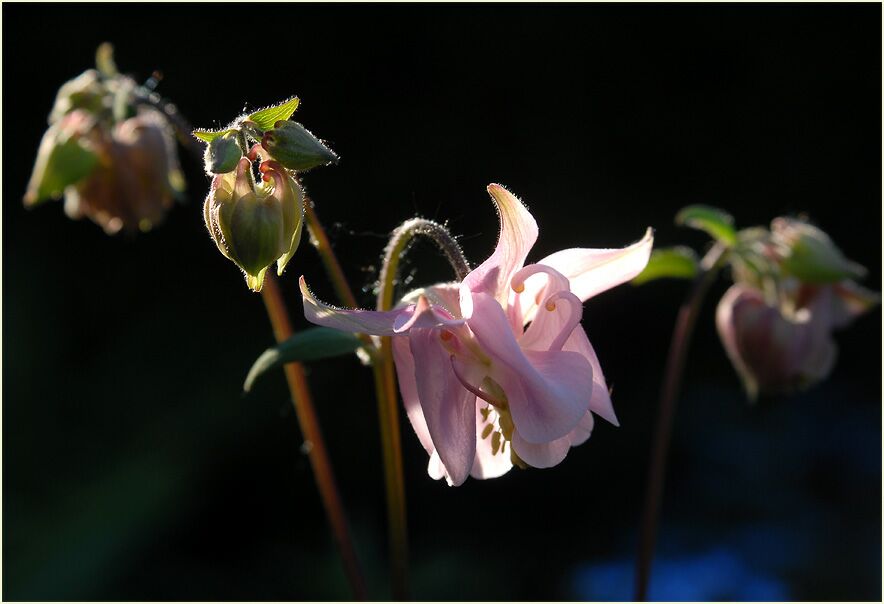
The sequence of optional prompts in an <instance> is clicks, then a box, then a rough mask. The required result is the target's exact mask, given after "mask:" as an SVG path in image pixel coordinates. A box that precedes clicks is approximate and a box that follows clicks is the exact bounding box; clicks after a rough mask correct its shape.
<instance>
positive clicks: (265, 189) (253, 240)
mask: <svg viewBox="0 0 884 604" xmlns="http://www.w3.org/2000/svg"><path fill="white" fill-rule="evenodd" d="M251 170H252V164H251V162H250V161H249V160H248V159H247V158H241V159H240V160H239V163H238V164H237V167H236V170H235V171H234V172H230V173H226V174H219V175H217V176H215V179H214V180H213V181H212V187H211V190H210V191H209V195H208V197H207V198H206V202H205V205H204V207H203V213H204V218H205V221H206V227H207V228H208V229H209V233H210V234H211V236H212V239H214V241H215V244H216V245H217V246H218V249H219V250H220V251H221V253H222V254H224V255H225V256H226V257H227V258H229V259H230V260H232V261H233V262H234V263H235V264H236V265H237V266H239V267H240V268H241V269H242V271H243V272H244V273H245V275H246V283H247V284H248V286H249V288H251V289H252V290H254V291H260V290H261V288H262V287H263V284H264V275H265V274H266V272H267V269H268V268H269V266H270V265H271V264H273V263H274V262H276V263H277V267H278V272H279V273H280V274H282V271H283V269H284V268H285V265H286V263H287V262H288V261H289V259H290V258H291V257H292V255H293V254H294V252H295V250H296V249H297V247H298V243H299V241H300V238H301V226H302V223H303V213H304V197H303V193H302V191H301V188H300V186H299V185H298V184H297V183H296V182H295V181H294V179H292V177H291V176H289V175H288V174H287V173H286V172H285V170H283V169H282V168H281V167H278V166H276V165H274V163H273V162H265V163H263V164H262V165H261V172H262V173H263V178H262V180H261V182H259V183H255V182H254V179H253V176H252V171H251Z"/></svg>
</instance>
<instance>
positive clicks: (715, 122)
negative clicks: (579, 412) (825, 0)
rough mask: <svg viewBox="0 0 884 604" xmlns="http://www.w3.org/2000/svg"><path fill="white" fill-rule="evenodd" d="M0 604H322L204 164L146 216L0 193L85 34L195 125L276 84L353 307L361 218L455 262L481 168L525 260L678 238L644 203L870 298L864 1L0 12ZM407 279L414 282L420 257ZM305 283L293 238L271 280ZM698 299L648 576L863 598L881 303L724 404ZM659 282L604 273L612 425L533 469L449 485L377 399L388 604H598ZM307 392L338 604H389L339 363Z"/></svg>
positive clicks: (365, 450) (279, 421)
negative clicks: (385, 432) (434, 603)
mask: <svg viewBox="0 0 884 604" xmlns="http://www.w3.org/2000/svg"><path fill="white" fill-rule="evenodd" d="M2 10H3V17H4V19H3V34H4V36H3V38H4V42H3V51H4V52H3V75H4V78H3V79H4V82H3V83H4V86H3V92H4V94H3V126H4V128H3V157H4V166H3V167H4V170H3V197H4V200H3V225H4V227H3V291H4V295H3V359H4V362H3V569H2V570H3V594H2V595H3V598H4V599H48V600H57V599H96V600H100V599H124V600H125V599H151V600H153V599H157V600H162V599H182V600H188V599H199V600H214V599H221V600H237V599H249V600H264V599H282V600H290V599H341V598H347V597H348V594H349V592H348V589H347V587H346V583H345V582H344V579H343V573H342V571H341V568H340V565H339V563H338V560H337V558H336V553H335V550H334V548H333V545H332V542H331V538H330V536H329V533H328V531H327V524H326V521H325V517H324V514H323V510H322V508H321V506H320V504H319V500H318V496H317V494H316V490H315V488H314V483H313V477H312V474H311V472H310V468H309V465H308V463H307V459H306V458H305V457H304V456H303V455H302V454H301V453H300V451H299V447H300V446H301V442H302V439H301V435H300V433H299V431H298V427H297V423H296V420H295V418H294V415H293V412H292V409H291V405H290V403H289V401H288V396H287V390H286V387H285V382H284V379H283V376H282V373H281V372H278V371H277V372H275V373H273V374H272V375H270V376H268V377H266V378H263V379H262V380H261V381H260V382H259V383H258V384H257V386H256V388H255V390H254V391H253V393H252V394H250V395H249V396H243V395H242V394H241V386H242V381H243V378H244V377H245V374H246V371H247V370H248V368H249V366H250V365H251V363H252V361H253V360H254V359H255V358H256V357H257V356H258V355H259V354H260V353H261V352H262V351H263V350H264V349H265V348H266V347H267V346H269V345H270V344H271V343H272V335H271V332H270V329H269V327H268V324H267V321H266V317H265V316H264V309H263V306H262V303H261V300H260V297H259V296H257V295H255V294H252V293H250V292H249V291H248V290H247V289H246V287H245V284H244V282H243V279H242V277H241V276H240V274H239V272H238V270H237V269H236V267H234V265H233V264H231V263H230V262H228V261H227V260H225V259H224V258H223V257H222V256H221V255H220V254H218V252H217V250H216V249H215V246H214V245H213V244H212V242H211V240H210V239H209V237H208V236H207V234H206V232H205V228H204V226H203V223H202V216H201V204H202V200H203V197H204V195H205V193H206V190H207V179H206V177H205V176H203V174H202V172H201V169H200V165H199V164H198V163H197V162H195V161H194V160H193V159H192V158H191V157H188V156H183V157H182V163H183V166H184V169H185V172H186V175H187V177H188V185H189V194H188V202H187V203H186V204H185V205H182V206H179V207H176V208H175V209H174V210H173V211H172V212H171V213H170V214H169V216H168V219H167V221H166V223H165V225H164V226H163V227H162V228H160V229H158V230H156V231H155V232H153V233H150V234H148V235H146V236H139V237H137V238H127V237H124V236H120V237H113V238H109V237H107V236H105V235H104V234H103V232H102V231H101V230H100V229H99V228H98V227H97V226H95V225H93V224H92V223H90V222H88V221H81V222H72V221H70V220H68V219H67V218H66V217H65V216H64V215H63V212H62V207H61V204H60V203H49V204H45V205H43V206H41V207H39V208H37V209H35V210H33V211H26V210H25V209H24V208H23V207H22V204H21V201H20V200H21V197H22V195H23V193H24V190H25V185H26V182H27V178H28V176H29V174H30V169H31V165H32V162H33V158H34V155H35V153H36V149H37V145H38V143H39V140H40V137H41V135H42V133H43V131H44V129H45V126H46V115H47V114H48V112H49V109H50V107H51V104H52V100H53V98H54V95H55V91H56V90H57V88H58V87H59V86H60V85H61V84H62V83H63V82H65V81H66V80H68V79H70V78H72V77H74V76H76V75H77V74H79V73H80V72H82V71H83V70H85V69H86V68H88V67H90V66H91V65H92V63H93V56H94V50H95V47H96V46H97V45H98V44H99V43H100V42H102V41H105V40H107V41H111V42H113V43H114V44H115V46H116V58H117V63H118V65H119V66H120V68H121V69H122V70H123V71H126V72H130V73H132V74H133V75H134V76H136V77H137V78H139V79H145V78H147V77H148V76H149V75H150V74H151V72H152V71H153V70H155V69H158V70H160V71H162V73H163V74H164V79H163V81H162V83H161V85H160V88H159V90H160V92H161V93H162V94H163V95H165V96H166V97H168V98H170V99H172V100H174V101H175V102H176V103H177V105H178V107H179V108H180V110H181V111H182V112H183V113H184V115H186V116H188V118H189V119H190V120H191V121H192V122H193V123H194V124H195V125H197V126H201V127H217V126H221V125H224V124H226V123H227V122H228V121H230V120H232V119H233V118H234V117H235V116H236V115H237V114H238V112H240V111H241V110H242V109H243V108H244V107H245V108H247V109H250V110H251V109H255V108H258V107H261V106H264V105H267V104H270V103H273V102H277V101H279V100H282V99H284V98H286V97H288V96H290V95H292V94H297V95H299V96H300V98H301V101H302V104H301V107H300V108H299V110H298V112H297V113H296V115H295V119H297V120H299V121H302V122H303V123H304V124H305V125H306V126H307V127H308V128H310V129H311V130H312V131H314V132H315V133H316V134H317V135H319V136H321V137H322V138H324V139H327V140H328V141H329V143H330V144H331V146H332V147H333V148H334V149H335V150H336V151H337V152H338V153H339V154H340V155H341V157H342V161H341V163H340V165H339V166H337V167H331V168H324V169H318V170H315V171H313V172H311V173H310V174H308V175H307V177H306V184H307V186H308V188H309V192H310V193H311V195H312V196H313V198H314V199H315V200H316V203H317V209H318V211H319V213H320V215H321V216H322V217H323V218H324V220H325V222H326V224H327V226H328V228H329V231H330V234H331V236H332V238H333V240H334V243H335V246H336V249H337V251H338V253H339V254H340V257H341V259H342V261H343V263H344V266H345V270H346V272H347V274H348V276H349V277H350V278H351V282H352V284H353V285H354V287H356V288H357V289H359V288H362V289H361V293H360V299H361V302H362V303H364V304H365V305H370V304H371V300H372V296H371V291H370V290H371V287H372V284H373V282H374V280H375V279H376V276H377V268H378V258H379V256H380V253H381V250H382V248H383V246H384V244H385V234H386V233H388V232H389V231H390V230H391V229H392V228H394V227H395V226H396V225H397V224H398V223H400V222H401V221H403V220H404V219H406V218H408V217H410V216H413V215H415V214H420V215H423V216H426V217H430V218H436V219H439V220H447V221H448V223H449V225H450V226H451V228H452V229H453V231H454V232H455V233H457V234H458V235H460V236H462V243H463V246H464V248H465V250H466V253H467V255H468V257H469V258H470V259H471V260H472V262H473V263H478V262H481V261H482V260H483V259H484V258H485V257H486V256H487V255H488V253H489V252H490V251H491V249H492V247H493V245H494V241H495V238H496V230H497V226H496V217H495V214H494V210H493V207H492V205H491V203H490V201H489V200H488V198H487V196H486V194H485V191H484V188H485V186H486V185H487V184H488V183H489V182H500V183H504V184H505V185H507V186H508V187H510V188H511V190H512V191H514V192H515V193H516V194H518V195H519V196H521V197H522V198H524V200H525V201H526V202H527V203H528V204H529V206H530V208H531V211H532V212H533V214H534V216H535V217H536V218H537V221H538V223H539V224H540V228H541V235H540V240H539V242H538V244H537V246H536V247H535V249H534V253H533V254H532V256H531V258H533V259H538V258H540V257H542V256H543V255H546V254H548V253H550V252H552V251H555V250H558V249H562V248H565V247H573V246H588V247H620V246H622V245H625V244H627V243H630V242H632V241H634V240H636V239H638V238H639V237H640V236H641V234H642V233H643V231H644V229H645V227H647V226H649V225H651V226H653V227H655V229H656V234H657V238H656V241H657V244H658V245H663V246H665V245H672V244H676V243H683V244H687V245H691V246H693V247H695V248H697V249H698V250H701V251H702V247H703V246H704V245H705V239H704V237H703V236H702V235H701V234H699V233H696V232H693V231H689V230H687V229H682V228H678V227H676V226H674V225H673V222H672V218H673V215H674V214H675V212H676V211H677V210H678V208H680V207H682V206H684V205H687V204H690V203H706V204H711V205H716V206H721V207H724V208H727V209H728V210H729V211H731V212H732V213H733V214H734V216H735V217H736V219H737V223H738V225H739V226H750V225H754V224H767V223H768V222H769V220H770V219H771V218H773V217H774V216H777V215H781V214H785V213H797V212H807V213H808V214H809V216H810V217H811V219H813V220H814V221H815V222H817V223H818V224H819V225H821V226H822V227H823V228H824V229H826V230H827V231H828V232H829V233H830V234H831V235H832V237H833V238H834V239H835V241H836V242H837V243H838V244H839V245H840V246H841V247H842V249H843V250H844V251H845V253H846V254H847V255H848V256H849V257H851V258H853V259H855V260H857V261H859V262H860V263H862V264H864V265H865V266H867V267H868V268H869V275H870V276H869V278H868V280H867V283H866V284H867V285H868V286H869V287H872V288H874V289H876V290H880V287H881V280H880V275H881V264H880V261H879V258H880V257H881V255H880V251H881V229H880V225H881V205H880V200H881V188H880V185H881V172H880V167H881V144H880V143H881V139H880V132H881V122H880V119H881V61H880V57H881V53H880V50H881V29H880V23H881V7H880V6H879V5H875V4H864V5H843V4H842V5H820V4H814V5H796V4H790V5H740V6H728V5H720V4H719V5H705V6H704V5H674V6H673V5H659V4H658V5H623V6H610V5H585V6H575V5H567V6H564V5H558V6H557V5H545V6H539V5H516V6H506V5H494V6H482V5H469V6H465V5H448V6H445V5H417V6H415V5H399V4H391V5H376V6H371V5H358V6H351V5H324V6H308V5H281V4H274V5H258V4H250V5H248V6H236V5H229V4H223V5H201V6H188V5H180V4H164V5H161V6H150V5H116V6H111V5H106V4H102V5H94V6H76V5H45V4H41V5H6V6H4V7H3V9H2ZM406 270H408V271H411V273H410V274H411V275H412V276H413V277H414V281H413V283H414V284H415V285H416V284H427V283H432V282H434V281H438V280H442V279H449V278H450V276H449V273H448V269H447V267H446V266H445V263H444V261H443V260H441V259H440V258H439V257H438V254H436V253H435V252H434V251H433V249H432V248H431V247H430V246H418V247H416V248H415V250H414V251H413V252H412V254H411V255H410V256H409V263H408V264H407V266H406ZM300 274H305V275H306V276H307V278H308V280H309V281H310V283H311V284H312V285H313V287H314V288H315V289H316V291H317V293H318V294H319V295H320V296H321V297H323V298H325V299H328V300H331V299H333V293H332V291H331V288H330V287H329V286H328V285H327V284H326V283H325V282H324V281H323V273H322V270H321V265H320V264H319V261H318V258H317V256H316V254H315V252H314V251H313V250H312V249H311V248H310V246H309V245H303V246H302V248H301V250H300V251H299V253H298V254H297V256H296V257H295V259H294V260H293V261H292V263H291V264H290V265H289V269H288V271H287V273H286V275H285V277H284V279H283V282H282V287H283V291H284V294H285V295H286V297H287V300H288V303H289V306H290V309H291V311H292V313H293V316H294V317H295V319H296V327H301V326H303V325H304V324H305V322H304V320H303V318H302V316H301V310H300V302H299V296H298V292H297V284H296V280H297V277H298V276H299V275H300ZM726 286H727V283H726V281H725V280H720V281H719V283H718V284H717V285H716V286H715V287H714V288H713V290H712V292H711V298H710V300H709V301H708V303H707V305H706V307H705V309H704V312H703V314H702V315H701V317H700V321H699V328H698V332H697V334H696V338H695V341H694V347H693V350H692V353H691V356H690V359H689V366H688V369H687V375H686V380H685V387H684V393H683V397H682V399H681V401H680V405H679V409H678V416H677V418H676V427H675V435H674V441H673V448H672V457H671V464H670V470H671V472H670V475H669V482H668V484H667V490H666V497H665V501H664V506H663V527H662V534H661V541H660V545H659V548H658V554H659V555H658V558H657V562H656V566H655V571H657V572H656V574H655V582H654V585H653V587H652V596H655V597H664V598H669V599H720V598H723V599H733V598H736V599H753V598H755V599H757V598H762V599H780V598H791V599H813V600H827V599H834V600H842V599H844V600H878V599H880V597H881V373H880V369H881V356H880V351H881V340H880V337H879V334H880V333H881V314H880V310H877V309H876V310H874V311H873V312H872V313H870V314H869V315H867V316H865V317H864V318H862V319H861V320H859V321H858V322H857V323H856V324H855V325H854V326H853V327H852V328H851V329H848V330H846V331H844V332H842V333H840V334H839V335H838V342H839V345H840V358H839V362H838V365H837V367H836V368H835V371H834V372H833V374H832V376H831V378H830V379H829V380H828V381H826V382H825V383H824V384H822V385H820V386H818V387H816V388H813V389H811V390H809V391H807V392H805V393H803V394H800V395H798V396H794V397H791V398H778V399H765V400H762V401H761V402H760V403H759V404H758V405H755V406H750V405H749V404H747V403H746V401H745V398H744V396H743V394H742V392H741V389H740V384H739V382H738V379H737V377H736V375H735V373H734V372H733V370H732V369H731V367H730V366H729V364H728V361H727V359H726V357H725V355H724V353H723V350H722V348H721V345H720V343H719V342H718V339H717V335H716V333H715V330H714V324H713V313H714V302H715V300H717V298H718V297H720V295H721V293H722V292H723V291H724V289H725V288H726ZM684 292H685V284H684V283H681V282H659V283H653V284H650V285H647V286H644V287H641V288H634V287H632V286H629V285H626V286H623V287H620V288H618V289H616V290H613V291H611V292H608V293H605V294H603V295H601V296H599V297H598V298H597V299H593V300H591V301H589V302H588V303H587V304H586V307H585V314H584V326H585V327H586V330H587V332H588V334H589V336H590V338H591V340H592V342H593V343H594V345H595V347H596V350H597V351H598V354H599V357H600V358H601V361H602V365H603V368H604V370H605V373H606V376H607V378H608V381H609V382H610V383H611V384H613V387H614V404H615V408H616V409H617V413H618V415H619V416H620V420H621V424H622V427H621V428H619V429H615V428H613V427H611V426H609V425H607V424H604V423H603V422H599V425H598V427H597V429H596V431H595V433H594V435H593V437H592V439H591V440H590V441H589V442H588V443H586V444H585V445H583V446H581V447H579V448H576V449H573V450H572V451H571V453H570V455H569V456H568V458H567V460H566V461H565V462H564V463H562V464H561V465H560V466H558V467H556V468H554V469H551V470H544V471H536V470H535V471H524V472H523V471H512V472H510V473H509V474H508V475H506V476H505V477H503V478H500V479H496V480H491V481H475V480H470V481H468V482H467V483H466V484H465V485H464V486H462V487H459V488H456V489H453V488H449V487H447V486H446V485H445V484H444V483H439V482H434V481H432V480H431V479H430V478H429V477H428V476H427V475H426V472H425V467H426V462H427V459H426V455H425V453H424V452H423V450H422V449H421V447H420V445H419V443H418V441H417V439H416V438H415V437H414V435H413V433H412V431H411V428H410V427H409V426H408V424H407V422H405V420H404V417H403V422H405V423H404V424H403V442H404V447H405V455H406V458H405V475H406V489H407V496H408V505H409V522H410V531H411V546H412V554H413V555H412V559H411V565H412V588H413V597H414V598H416V599H455V600H456V599H480V600H482V599H494V600H505V599H520V600H535V599H540V600H555V599H578V600H579V599H594V598H604V599H623V598H626V599H629V598H631V586H632V575H631V569H630V566H629V565H630V564H631V563H632V560H633V556H634V551H635V544H636V527H637V524H638V518H639V513H640V508H641V499H642V496H643V493H644V479H645V473H646V467H647V456H648V449H649V442H650V433H651V427H652V422H653V419H654V416H655V409H656V402H655V401H656V396H657V388H658V385H659V383H660V379H661V374H662V367H663V363H664V359H665V355H666V350H667V347H668V341H669V335H670V332H671V328H672V323H673V319H674V316H675V312H676V309H677V306H678V304H679V303H680V301H681V299H682V296H683V295H684ZM309 371H310V379H311V384H312V387H313V389H314V393H315V398H316V404H317V406H318V409H319V414H320V418H321V423H322V426H323V429H324V431H325V434H326V437H327V440H328V444H329V448H330V450H331V456H332V460H333V463H334V465H335V469H336V472H337V475H338V479H339V483H340V486H341V489H342V493H343V496H344V499H345V504H346V508H347V511H348V513H349V515H350V518H351V521H352V524H353V529H354V533H355V538H356V543H357V547H358V550H359V554H360V555H361V558H362V562H363V564H364V566H365V568H366V570H367V572H368V574H369V582H370V588H371V593H372V596H373V597H374V598H387V597H389V591H388V585H387V575H386V572H387V560H386V537H385V535H386V529H385V520H384V518H385V516H384V499H383V497H384V495H383V493H384V491H383V478H382V469H381V453H380V445H379V439H378V433H377V417H376V408H375V403H374V400H373V398H372V394H371V392H372V382H371V376H370V372H369V371H367V370H366V369H364V368H363V367H361V366H360V365H359V364H358V362H357V361H356V360H355V359H354V358H340V359H336V360H331V361H327V362H323V363H315V364H313V365H311V366H310V368H309Z"/></svg>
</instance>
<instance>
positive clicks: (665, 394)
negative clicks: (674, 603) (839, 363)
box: [635, 244, 726, 602]
mask: <svg viewBox="0 0 884 604" xmlns="http://www.w3.org/2000/svg"><path fill="white" fill-rule="evenodd" d="M725 251H726V248H724V247H723V246H721V245H719V244H716V245H715V246H714V247H713V248H712V249H711V250H710V251H709V253H708V254H707V255H706V257H705V258H703V260H702V262H701V266H700V272H699V273H698V274H697V276H696V277H695V278H694V282H693V284H692V286H691V289H690V291H689V292H688V295H687V297H686V298H685V301H684V302H683V303H682V305H681V308H679V310H678V318H677V319H676V321H675V329H674V330H673V332H672V343H671V344H670V347H669V356H668V358H667V360H666V373H665V374H664V378H663V385H662V387H661V389H660V404H659V409H658V411H657V423H656V426H655V428H654V440H653V445H652V446H651V459H650V463H649V465H650V469H649V471H648V483H647V492H646V495H645V506H644V512H643V514H642V523H641V529H640V533H639V548H638V558H637V560H636V573H635V599H636V601H640V602H641V601H644V600H646V599H647V596H648V582H649V579H650V575H651V562H652V560H653V558H654V547H655V545H656V541H657V526H658V523H659V518H660V500H661V498H662V496H663V485H664V482H665V479H666V460H667V457H668V455H669V443H670V440H671V437H672V422H673V418H674V417H675V407H676V402H677V397H678V391H679V388H680V386H681V379H682V376H683V374H684V365H685V360H686V358H687V354H688V347H689V346H690V340H691V335H692V334H693V332H694V326H695V325H696V323H697V315H698V314H699V312H700V307H701V306H702V304H703V299H704V297H705V296H706V292H707V291H708V290H709V286H710V285H711V284H712V282H713V281H714V279H715V275H716V273H717V269H718V267H719V266H720V264H721V260H722V259H723V254H724V252H725Z"/></svg>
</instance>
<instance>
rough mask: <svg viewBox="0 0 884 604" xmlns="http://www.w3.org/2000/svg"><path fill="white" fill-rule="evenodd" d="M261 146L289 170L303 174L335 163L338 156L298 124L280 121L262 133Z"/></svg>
mask: <svg viewBox="0 0 884 604" xmlns="http://www.w3.org/2000/svg"><path fill="white" fill-rule="evenodd" d="M261 146H262V147H264V149H266V150H267V152H268V153H269V154H270V155H271V156H272V157H273V159H275V160H276V161H278V162H279V163H280V164H282V165H283V166H284V167H286V168H288V169H289V170H297V171H299V172H303V171H304V170H309V169H310V168H315V167H317V166H325V165H327V164H330V163H333V162H337V161H338V156H337V155H336V154H335V153H334V151H332V150H331V149H329V148H328V147H326V146H325V145H324V144H323V143H322V141H320V140H319V139H318V138H316V137H315V136H313V134H312V133H311V132H310V131H309V130H307V129H306V128H304V126H302V125H301V124H299V123H298V122H292V121H288V120H281V121H278V122H276V123H275V124H274V126H273V130H268V131H267V132H265V133H264V137H263V138H262V140H261Z"/></svg>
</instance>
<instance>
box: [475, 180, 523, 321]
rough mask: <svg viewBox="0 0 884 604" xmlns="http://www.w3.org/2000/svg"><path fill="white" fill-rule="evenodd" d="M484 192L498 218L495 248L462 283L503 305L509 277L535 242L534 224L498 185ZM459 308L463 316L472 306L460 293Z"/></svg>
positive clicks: (518, 267) (507, 292)
mask: <svg viewBox="0 0 884 604" xmlns="http://www.w3.org/2000/svg"><path fill="white" fill-rule="evenodd" d="M488 193H489V194H490V195H491V199H492V200H493V201H494V205H495V207H496V208H497V213H498V216H499V217H500V236H499V238H498V240H497V247H496V248H495V250H494V253H493V254H491V257H489V258H488V259H487V260H486V261H485V262H483V263H482V264H480V265H479V266H478V267H476V268H475V269H473V271H472V272H470V274H469V275H467V276H466V278H465V279H464V281H463V283H464V289H466V290H469V291H472V292H476V293H486V294H489V295H490V296H492V297H494V298H497V299H498V300H499V301H500V302H501V304H506V301H507V297H508V296H509V282H510V277H511V276H512V274H513V273H514V272H516V271H517V270H519V269H520V268H522V265H523V264H525V258H527V257H528V252H529V251H530V250H531V247H532V246H533V245H534V242H535V241H537V223H536V222H535V221H534V217H533V216H531V214H530V213H529V212H528V210H527V209H526V208H525V206H524V205H522V202H521V201H519V200H518V199H517V198H516V197H515V196H514V195H513V194H512V193H510V192H509V191H507V190H506V189H505V188H503V187H502V186H500V185H495V184H492V185H488ZM464 298H466V299H464ZM461 309H462V311H463V313H464V315H463V316H465V317H469V316H470V314H471V313H470V311H471V310H472V306H471V304H470V300H469V296H465V295H464V293H462V294H461Z"/></svg>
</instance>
